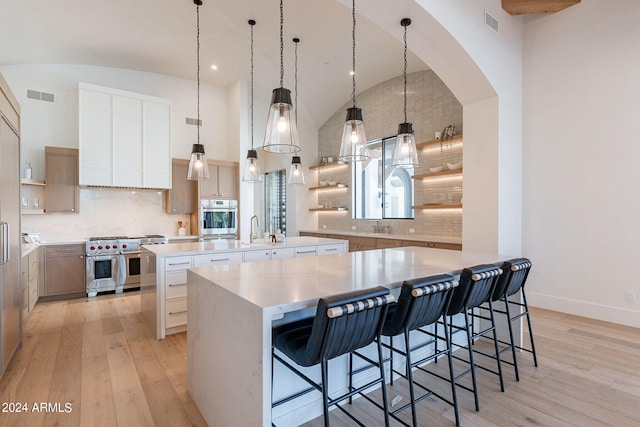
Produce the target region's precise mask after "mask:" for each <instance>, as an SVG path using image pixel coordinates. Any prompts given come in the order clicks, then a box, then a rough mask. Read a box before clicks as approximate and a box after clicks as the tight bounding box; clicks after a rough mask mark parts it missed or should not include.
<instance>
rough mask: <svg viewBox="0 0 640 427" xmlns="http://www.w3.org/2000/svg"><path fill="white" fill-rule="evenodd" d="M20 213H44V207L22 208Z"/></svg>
mask: <svg viewBox="0 0 640 427" xmlns="http://www.w3.org/2000/svg"><path fill="white" fill-rule="evenodd" d="M21 213H22V214H23V215H44V209H30V208H23V209H22V211H21Z"/></svg>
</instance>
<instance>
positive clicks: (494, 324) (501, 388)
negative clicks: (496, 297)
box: [489, 300, 513, 392]
mask: <svg viewBox="0 0 640 427" xmlns="http://www.w3.org/2000/svg"><path fill="white" fill-rule="evenodd" d="M489 313H491V326H492V328H493V346H494V348H495V350H496V364H497V365H498V377H500V391H502V392H504V379H503V378H502V363H500V349H499V348H498V331H497V330H496V319H495V316H494V314H493V301H491V300H489ZM509 324H511V321H509ZM512 342H513V341H512Z"/></svg>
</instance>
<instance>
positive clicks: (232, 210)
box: [200, 199, 238, 240]
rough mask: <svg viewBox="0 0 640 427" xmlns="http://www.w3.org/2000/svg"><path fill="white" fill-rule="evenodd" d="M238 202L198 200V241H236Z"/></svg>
mask: <svg viewBox="0 0 640 427" xmlns="http://www.w3.org/2000/svg"><path fill="white" fill-rule="evenodd" d="M237 237H238V201H237V200H219V199H201V200H200V239H201V240H207V239H220V238H223V239H237Z"/></svg>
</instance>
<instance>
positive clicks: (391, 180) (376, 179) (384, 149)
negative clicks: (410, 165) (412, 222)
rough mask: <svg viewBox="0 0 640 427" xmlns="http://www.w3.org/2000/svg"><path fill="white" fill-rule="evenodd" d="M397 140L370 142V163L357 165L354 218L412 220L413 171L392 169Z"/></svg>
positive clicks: (354, 169) (354, 179) (355, 165)
mask: <svg viewBox="0 0 640 427" xmlns="http://www.w3.org/2000/svg"><path fill="white" fill-rule="evenodd" d="M395 141H396V138H395V137H391V138H384V139H379V140H375V141H371V142H370V143H369V144H368V146H367V148H368V150H369V160H367V161H365V162H356V163H354V167H353V171H354V175H353V212H354V218H356V219H384V218H413V209H411V205H412V204H413V180H412V179H411V175H413V173H414V172H413V169H403V168H393V167H391V160H392V157H393V149H394V147H395Z"/></svg>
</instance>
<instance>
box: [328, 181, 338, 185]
mask: <svg viewBox="0 0 640 427" xmlns="http://www.w3.org/2000/svg"><path fill="white" fill-rule="evenodd" d="M337 183H338V181H329V185H336V184H337Z"/></svg>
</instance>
